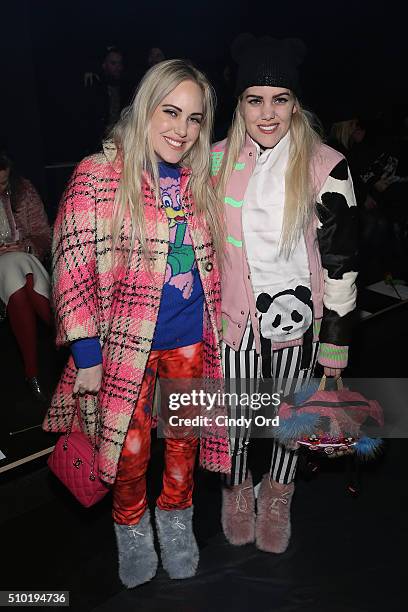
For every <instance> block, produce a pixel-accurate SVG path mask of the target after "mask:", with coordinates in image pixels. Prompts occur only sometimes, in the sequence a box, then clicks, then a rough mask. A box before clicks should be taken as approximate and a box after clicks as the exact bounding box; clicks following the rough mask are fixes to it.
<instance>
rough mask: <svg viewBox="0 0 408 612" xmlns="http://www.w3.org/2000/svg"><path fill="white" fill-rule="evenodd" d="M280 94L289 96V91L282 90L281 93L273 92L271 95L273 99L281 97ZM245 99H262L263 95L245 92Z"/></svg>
mask: <svg viewBox="0 0 408 612" xmlns="http://www.w3.org/2000/svg"><path fill="white" fill-rule="evenodd" d="M282 96H290V91H282V93H279V94H275V95H274V96H272V98H273V99H275V98H281V97H282ZM245 98H246V99H248V98H256V99H257V100H263V96H258V95H256V94H247V95H246V96H245Z"/></svg>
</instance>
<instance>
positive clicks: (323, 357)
mask: <svg viewBox="0 0 408 612" xmlns="http://www.w3.org/2000/svg"><path fill="white" fill-rule="evenodd" d="M348 349H349V347H348V346H337V345H336V344H328V343H327V342H321V343H320V346H319V356H318V358H317V361H318V362H319V363H320V365H322V366H324V367H326V368H338V369H340V370H343V369H344V368H345V367H346V366H347V363H348Z"/></svg>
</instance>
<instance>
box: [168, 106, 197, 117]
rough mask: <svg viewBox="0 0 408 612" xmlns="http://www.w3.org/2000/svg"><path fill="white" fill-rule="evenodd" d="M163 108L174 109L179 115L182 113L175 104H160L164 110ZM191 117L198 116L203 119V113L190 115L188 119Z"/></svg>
mask: <svg viewBox="0 0 408 612" xmlns="http://www.w3.org/2000/svg"><path fill="white" fill-rule="evenodd" d="M164 107H170V108H175V109H176V110H178V111H179V113H182V112H183V109H182V108H180V107H179V106H176V105H175V104H162V108H164ZM191 115H200V116H201V117H203V116H204V113H198V112H197V113H191V114H190V117H191Z"/></svg>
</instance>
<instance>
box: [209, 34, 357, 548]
mask: <svg viewBox="0 0 408 612" xmlns="http://www.w3.org/2000/svg"><path fill="white" fill-rule="evenodd" d="M304 52H305V49H304V45H303V43H302V42H301V41H299V40H295V39H287V40H275V39H271V38H263V39H255V38H254V37H253V36H251V35H249V34H248V35H242V36H240V37H239V38H238V39H237V41H236V42H235V43H234V45H233V55H234V59H236V61H237V62H238V73H237V88H236V94H237V96H238V101H237V106H236V110H235V115H234V119H233V122H232V125H231V128H230V130H229V133H228V138H227V139H226V140H224V141H222V142H219V143H217V144H216V145H215V146H214V147H213V151H212V161H213V165H212V169H213V174H214V180H215V183H216V186H217V187H216V188H217V191H218V196H219V198H221V199H222V200H223V201H224V202H225V211H226V220H227V256H226V258H225V259H226V263H225V266H224V274H223V284H222V313H223V338H224V344H223V360H224V374H225V378H226V379H227V380H228V379H256V378H257V377H258V376H262V378H264V379H268V378H269V379H272V383H273V388H275V389H278V390H282V391H283V395H287V394H289V393H291V392H294V391H298V390H299V389H300V388H302V387H303V386H304V385H305V384H306V383H307V382H308V381H309V379H310V377H311V376H312V374H313V371H314V367H315V364H316V362H317V361H318V362H319V363H320V364H321V365H322V366H323V368H324V373H325V374H326V375H327V376H332V377H339V376H340V374H341V372H342V370H343V369H344V368H345V367H346V365H347V357H348V345H349V342H350V332H351V318H352V313H353V310H354V309H355V303H356V286H355V281H356V276H357V272H356V269H357V268H356V242H357V240H356V221H355V210H356V206H355V204H356V202H355V197H354V191H353V185H352V181H351V177H350V172H349V169H348V166H347V162H346V160H345V159H344V157H343V156H342V155H341V154H340V153H338V152H337V151H334V150H333V149H331V148H330V147H327V146H326V145H323V144H322V142H321V139H320V136H319V135H318V134H317V133H316V132H315V130H314V129H313V127H312V121H311V118H310V116H309V115H308V113H307V112H306V111H304V110H303V109H302V106H301V104H300V101H299V97H298V96H299V65H300V64H301V62H302V59H303V56H304ZM230 410H231V414H232V417H240V416H244V415H245V414H247V410H248V409H247V408H245V407H242V406H239V405H234V406H231V408H230ZM235 422H236V421H235ZM233 423H234V420H233V419H231V422H230V443H231V454H232V472H231V477H230V479H229V481H228V483H225V486H224V487H223V507H222V525H223V529H224V533H225V535H226V537H227V539H228V540H229V541H230V542H231V543H232V544H235V545H240V544H246V543H248V542H252V541H254V540H256V544H257V546H258V548H259V549H261V550H264V551H267V552H275V553H282V552H284V551H285V550H286V548H287V546H288V544H289V539H290V533H291V523H290V507H291V501H292V497H293V493H294V483H293V481H294V477H295V472H296V464H297V453H298V451H297V450H295V449H289V448H286V447H284V446H283V445H281V444H279V443H278V442H277V441H275V440H274V441H273V444H272V445H271V446H272V448H271V456H270V457H268V468H267V469H268V471H267V472H266V473H265V474H264V476H263V478H262V482H261V485H260V489H259V494H258V500H257V515H255V494H254V482H253V481H252V476H251V473H250V472H249V471H248V466H247V453H248V446H249V442H250V437H251V430H250V428H249V427H245V426H243V427H239V426H233ZM272 435H273V434H272V433H271V432H270V436H271V437H272Z"/></svg>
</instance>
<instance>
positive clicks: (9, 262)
mask: <svg viewBox="0 0 408 612" xmlns="http://www.w3.org/2000/svg"><path fill="white" fill-rule="evenodd" d="M50 243H51V230H50V227H49V225H48V220H47V215H46V213H45V210H44V206H43V203H42V201H41V198H40V196H39V195H38V193H37V191H36V190H35V188H34V187H33V185H32V184H31V183H30V181H29V180H27V179H26V178H23V177H21V176H19V175H18V174H16V172H15V171H14V170H13V165H12V162H11V160H10V159H9V157H8V156H7V155H6V153H5V152H3V151H0V302H3V304H4V305H5V308H6V312H7V316H8V320H9V323H10V327H11V329H12V331H13V333H14V336H15V338H16V340H17V344H18V346H19V348H20V351H21V353H22V356H23V361H24V369H25V375H26V379H27V383H28V385H29V388H30V390H31V393H32V394H33V395H34V397H35V398H36V399H37V400H39V401H45V399H46V398H45V396H44V394H43V392H42V390H41V387H40V385H39V382H38V359H37V330H36V317H37V316H39V317H40V318H41V319H42V320H43V321H44V322H45V323H47V324H48V325H51V323H52V313H51V308H50V302H49V293H50V279H49V276H48V273H47V271H46V270H45V268H44V266H43V265H42V264H41V262H40V260H42V259H43V258H44V256H45V255H46V253H47V251H48V250H49V249H50Z"/></svg>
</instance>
